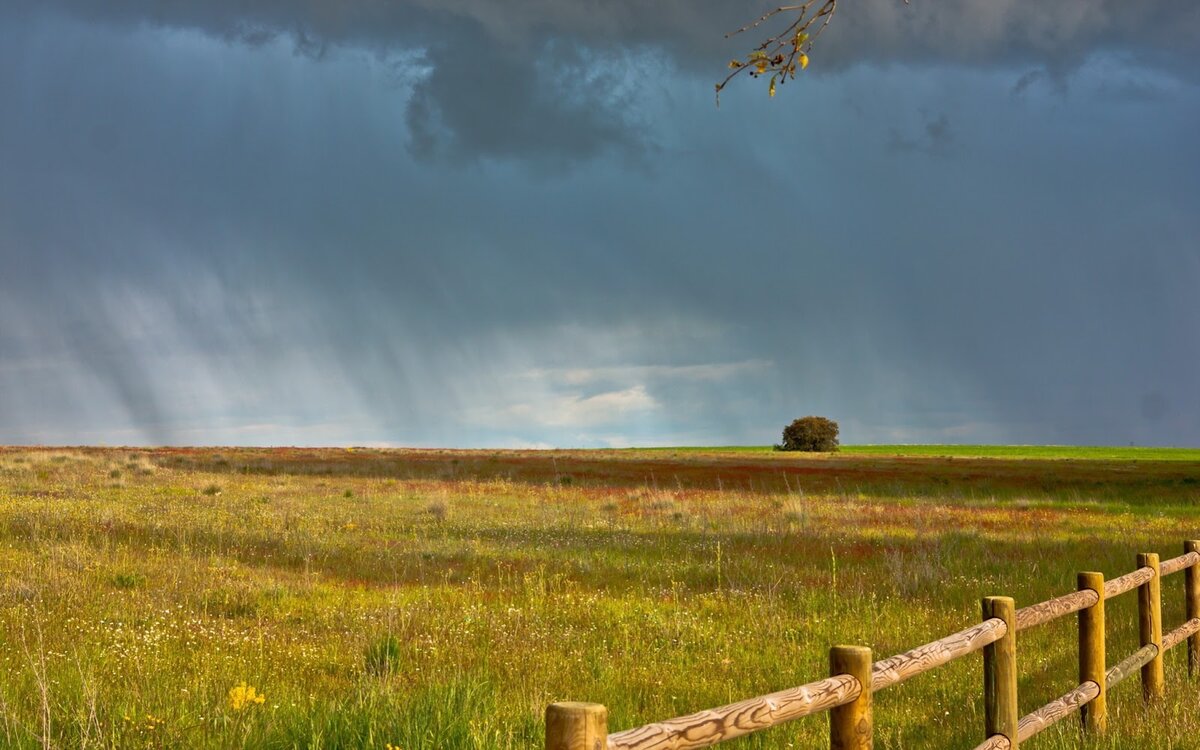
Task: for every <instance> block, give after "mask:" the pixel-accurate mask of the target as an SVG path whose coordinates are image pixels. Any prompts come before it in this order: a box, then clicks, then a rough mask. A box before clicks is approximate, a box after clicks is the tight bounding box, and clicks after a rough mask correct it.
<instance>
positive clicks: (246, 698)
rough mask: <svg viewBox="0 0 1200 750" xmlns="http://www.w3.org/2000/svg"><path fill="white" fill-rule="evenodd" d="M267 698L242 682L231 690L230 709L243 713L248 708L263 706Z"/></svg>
mask: <svg viewBox="0 0 1200 750" xmlns="http://www.w3.org/2000/svg"><path fill="white" fill-rule="evenodd" d="M266 700H267V697H266V696H265V695H263V694H262V693H260V692H258V691H257V690H255V689H254V688H253V687H251V686H249V685H247V684H246V683H245V682H241V683H239V684H238V685H235V686H234V687H231V688H230V689H229V707H230V708H232V709H233V710H234V711H241V710H242V709H243V708H246V707H247V706H254V705H262V704H263V703H264V702H265V701H266Z"/></svg>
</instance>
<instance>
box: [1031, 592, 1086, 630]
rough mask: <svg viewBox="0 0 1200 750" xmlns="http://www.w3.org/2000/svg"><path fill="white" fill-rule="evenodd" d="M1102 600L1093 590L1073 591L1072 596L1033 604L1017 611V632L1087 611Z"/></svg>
mask: <svg viewBox="0 0 1200 750" xmlns="http://www.w3.org/2000/svg"><path fill="white" fill-rule="evenodd" d="M1099 600H1100V595H1099V594H1098V593H1096V592H1095V591H1092V590H1090V589H1089V590H1087V591H1072V592H1071V593H1070V594H1065V595H1063V596H1059V597H1055V598H1054V599H1050V600H1049V601H1044V602H1039V603H1038V604H1031V605H1029V606H1028V607H1021V608H1020V609H1018V610H1017V630H1018V631H1021V630H1025V629H1026V628H1032V627H1034V626H1036V625H1042V624H1044V623H1047V622H1050V621H1051V620H1057V619H1058V618H1060V617H1062V616H1063V615H1069V614H1071V613H1072V612H1078V611H1079V610H1081V609H1087V608H1088V607H1091V606H1093V605H1094V604H1095V603H1096V602H1097V601H1099Z"/></svg>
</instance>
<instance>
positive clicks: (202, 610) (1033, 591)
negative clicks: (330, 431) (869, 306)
mask: <svg viewBox="0 0 1200 750" xmlns="http://www.w3.org/2000/svg"><path fill="white" fill-rule="evenodd" d="M439 456H440V457H439ZM596 460H597V459H595V458H594V457H586V456H575V455H573V454H561V455H558V456H556V457H555V461H554V464H555V465H554V467H553V470H554V472H555V474H556V475H557V477H558V480H557V481H555V480H554V478H553V477H554V475H551V478H548V479H547V478H545V477H544V475H543V474H542V473H541V469H540V468H539V466H540V465H541V464H540V463H539V462H548V461H547V459H546V458H545V457H544V456H539V455H528V456H525V455H515V456H514V455H510V454H501V453H497V454H491V455H489V454H469V455H463V454H437V455H435V456H432V457H431V456H429V455H426V454H425V453H420V454H406V453H397V454H389V453H382V452H375V453H371V454H370V455H369V457H368V458H360V457H358V456H356V455H353V454H351V455H347V452H345V451H309V452H306V453H305V454H304V455H294V454H289V453H287V452H278V453H271V452H265V451H234V450H228V451H207V452H180V451H161V452H150V451H122V450H78V451H37V450H28V451H17V450H11V449H10V450H5V451H2V452H0V669H2V670H3V672H2V674H3V675H4V678H3V679H2V680H0V745H2V746H4V747H13V748H46V747H55V748H77V747H78V748H148V747H149V748H174V747H185V746H186V747H252V748H352V747H353V748H357V747H379V748H384V747H386V746H387V745H388V744H391V745H392V746H393V747H401V748H404V750H416V749H418V748H429V749H430V750H432V749H433V748H449V749H451V750H456V749H459V748H501V749H505V748H527V747H533V746H537V745H538V744H539V743H540V741H541V725H540V721H541V712H542V711H543V709H544V707H545V705H546V704H547V703H549V702H551V701H554V700H565V699H572V700H591V701H597V702H602V703H605V704H606V705H608V706H609V708H610V712H611V726H612V727H613V728H614V729H620V728H625V727H629V726H634V725H638V724H641V723H645V722H648V721H653V720H657V719H663V718H668V717H670V716H674V715H679V714H683V713H688V712H691V711H694V710H698V709H701V708H707V707H711V706H716V705H719V704H722V703H725V702H729V701H732V700H738V699H741V698H745V697H749V696H752V695H757V694H760V693H763V692H768V691H771V690H775V689H779V688H783V687H787V686H790V685H794V684H799V683H802V682H806V681H809V680H811V679H814V678H816V677H819V676H822V675H823V674H824V672H825V669H826V663H825V661H826V650H827V648H828V646H829V645H830V644H832V643H835V642H848V643H861V644H864V645H869V646H871V647H872V648H874V649H875V651H876V653H877V654H878V655H879V656H884V655H889V654H892V653H896V652H898V651H902V650H904V649H907V648H909V647H912V646H914V645H917V644H919V643H923V642H925V641H928V640H931V639H933V638H936V637H940V636H942V635H946V634H948V633H950V632H952V631H954V630H958V629H960V628H962V627H964V626H966V625H967V624H969V623H970V622H973V621H975V620H976V619H977V618H978V607H979V605H978V600H979V598H980V597H981V596H983V595H985V594H1008V595H1012V596H1015V597H1016V598H1017V601H1018V606H1020V605H1021V604H1022V603H1032V602H1034V601H1037V600H1041V599H1044V598H1048V597H1049V596H1052V595H1055V594H1059V593H1063V592H1066V591H1068V590H1071V589H1072V588H1073V583H1074V573H1075V571H1077V570H1084V569H1099V570H1103V571H1104V572H1105V573H1106V574H1107V575H1110V576H1112V575H1117V574H1119V573H1123V572H1127V571H1128V570H1131V569H1132V568H1133V567H1134V564H1133V558H1134V554H1135V553H1136V552H1139V551H1150V550H1153V551H1159V552H1160V553H1162V554H1163V555H1164V556H1173V555H1175V554H1178V553H1179V551H1180V550H1179V545H1180V542H1181V540H1183V539H1185V538H1196V537H1200V521H1198V519H1197V515H1196V501H1197V500H1198V499H1200V496H1198V494H1197V489H1196V488H1195V487H1194V485H1192V484H1189V483H1186V482H1183V481H1181V479H1186V478H1187V477H1188V476H1191V475H1190V474H1188V472H1190V471H1194V470H1195V469H1194V467H1188V466H1184V467H1182V468H1180V469H1177V470H1174V471H1175V473H1174V474H1171V475H1170V477H1168V479H1169V480H1170V481H1166V480H1165V479H1164V476H1163V475H1162V474H1159V473H1154V472H1146V473H1145V474H1139V472H1141V471H1142V470H1141V469H1140V468H1139V467H1138V466H1137V465H1135V464H1132V463H1130V464H1120V465H1117V464H1114V465H1106V466H1102V467H1099V468H1096V467H1093V468H1092V469H1089V470H1087V471H1082V470H1079V469H1078V467H1077V466H1073V465H1067V466H1064V467H1062V468H1058V467H1059V466H1060V464H1053V465H1048V466H1042V467H1040V468H1038V470H1037V471H1036V472H1034V474H1035V475H1036V476H1037V477H1038V478H1037V479H1036V481H1034V482H1030V483H1026V484H1024V485H1022V484H1019V483H1018V484H1013V483H1011V482H1009V480H1007V479H1005V480H1004V482H1008V483H1001V486H1002V487H1004V492H1003V493H1002V494H1001V496H1000V499H999V500H996V499H994V497H993V496H991V495H988V494H986V491H985V490H984V489H982V488H986V487H987V486H988V481H990V480H988V478H987V477H986V476H983V477H975V478H974V479H970V480H968V481H969V482H971V484H970V486H971V487H972V488H973V489H972V490H971V491H970V492H963V490H962V487H961V486H959V485H957V484H956V483H953V482H943V481H942V478H943V477H944V476H945V475H944V474H943V473H941V472H942V469H941V468H939V467H941V463H940V462H938V461H936V460H933V459H930V460H929V461H928V462H927V463H924V464H922V463H921V462H920V461H918V462H917V463H915V464H912V465H909V466H907V468H905V472H906V473H904V474H903V476H900V477H899V478H897V477H889V478H888V479H886V480H872V481H873V482H874V483H873V484H870V485H869V487H870V490H869V491H865V492H864V491H858V490H856V489H854V488H855V487H856V486H857V485H860V484H861V482H862V479H863V477H866V476H869V473H864V472H869V471H875V470H876V469H880V468H881V467H883V468H887V466H888V465H887V464H886V463H884V464H878V465H875V464H870V463H867V464H862V463H847V464H845V465H844V467H843V470H842V471H841V473H839V474H837V475H836V476H829V475H820V476H813V477H810V476H809V475H804V474H799V475H797V476H792V477H789V478H788V479H787V481H786V483H785V482H783V481H779V482H776V483H768V482H766V481H764V480H761V479H757V478H755V477H756V476H757V475H744V476H743V477H742V478H741V479H734V480H733V481H730V479H731V477H732V476H733V474H732V472H730V470H729V463H728V461H729V460H734V461H736V462H741V461H742V459H729V458H728V457H726V458H724V459H722V458H712V459H710V458H707V457H701V458H695V457H691V458H689V457H684V458H681V459H679V460H678V463H671V461H670V460H665V459H661V458H660V459H656V463H655V477H654V480H652V481H644V482H639V481H638V480H637V474H636V472H637V471H641V469H640V468H637V469H631V468H630V465H629V464H628V462H627V459H622V458H618V457H613V458H602V459H599V460H600V461H601V465H600V467H599V468H597V467H596V465H595V461H596ZM605 461H609V462H617V463H618V464H619V465H616V466H612V465H608V464H605V463H603V462H605ZM622 461H626V463H623V464H622V463H620V462H622ZM452 462H454V463H452ZM503 462H508V463H503ZM739 465H740V464H739ZM639 466H640V465H639ZM888 471H891V469H890V468H889V469H888ZM971 471H972V472H977V471H980V470H979V469H974V468H973V469H972V470H971ZM1022 471H1024V472H1025V473H1024V474H1022V473H1021V472H1022ZM114 472H118V474H119V475H118V476H114ZM605 472H608V473H605ZM704 472H709V473H708V474H705V473H704ZM1109 474H1113V475H1114V476H1120V477H1121V480H1120V481H1121V482H1124V485H1122V486H1126V487H1129V488H1131V491H1132V494H1133V495H1135V496H1137V497H1139V498H1140V499H1139V500H1138V501H1137V502H1136V503H1132V504H1131V503H1128V502H1124V501H1122V500H1121V499H1120V498H1119V497H1118V496H1116V495H1115V494H1113V493H1111V492H1110V491H1109V488H1107V487H1106V486H1104V483H1103V482H1104V480H1103V477H1105V476H1107V475H1109ZM672 475H678V477H679V479H678V481H674V480H673V479H672V478H671V477H672ZM1028 475H1029V472H1028V470H1027V469H1020V467H1016V468H1014V467H1013V466H1010V465H1009V464H1004V463H1003V462H1000V463H999V464H998V465H997V467H996V469H995V475H994V476H995V477H1005V476H1009V477H1016V476H1028ZM563 476H571V477H574V481H572V482H570V483H565V482H563V481H561V477H563ZM765 476H774V475H773V474H769V473H768V474H766V475H765ZM717 477H723V478H722V479H720V481H711V480H713V479H716V478H717ZM746 477H749V478H750V480H751V481H750V482H747V481H746ZM1097 477H1100V479H1099V480H1097ZM1131 477H1132V478H1131ZM1139 477H1140V478H1139ZM1047 478H1048V479H1047ZM1014 481H1015V480H1014ZM888 483H894V487H895V491H894V492H893V493H892V494H888V493H887V491H886V488H887V487H888V486H889V484H888ZM839 485H840V486H841V489H839ZM1043 485H1044V486H1045V488H1043ZM214 487H215V488H216V489H215V490H213V489H212V488H214ZM1181 586H1182V580H1181V577H1180V576H1177V577H1176V578H1175V579H1167V580H1166V581H1164V586H1163V592H1164V599H1165V601H1164V620H1165V623H1166V625H1167V627H1171V626H1173V625H1175V624H1177V623H1178V622H1180V621H1181V618H1182V591H1181ZM1108 620H1109V629H1110V641H1109V649H1110V651H1109V658H1110V661H1114V662H1115V660H1116V659H1118V658H1120V657H1122V656H1124V655H1125V654H1127V653H1129V652H1131V651H1132V650H1133V649H1134V648H1135V647H1136V643H1137V632H1136V630H1137V628H1136V610H1135V602H1134V600H1133V598H1132V597H1131V596H1126V597H1123V598H1122V599H1118V600H1114V601H1112V602H1110V606H1109V616H1108ZM1074 648H1075V637H1074V622H1073V620H1070V618H1067V619H1066V620H1064V621H1061V622H1058V623H1054V624H1052V625H1050V626H1047V627H1046V628H1044V629H1041V630H1038V631H1034V632H1032V633H1029V634H1025V633H1023V634H1022V640H1021V645H1020V652H1019V653H1020V663H1019V667H1020V669H1021V672H1022V683H1021V690H1022V702H1023V705H1022V707H1023V708H1024V709H1025V710H1031V709H1032V708H1034V707H1036V706H1037V705H1040V704H1041V703H1043V702H1045V701H1047V700H1049V699H1051V698H1053V697H1055V696H1057V695H1058V694H1060V693H1062V692H1065V691H1066V690H1067V689H1069V688H1070V687H1072V686H1073V683H1074V674H1075V666H1074V665H1075V656H1074ZM1180 651H1181V649H1176V650H1175V651H1173V652H1172V653H1171V654H1169V655H1168V658H1167V662H1168V700H1167V701H1166V702H1165V703H1164V704H1163V705H1161V706H1157V707H1152V708H1151V709H1146V708H1144V707H1143V706H1142V705H1141V702H1140V695H1139V690H1138V688H1137V686H1136V684H1133V683H1134V682H1135V681H1131V682H1130V683H1129V684H1122V685H1121V686H1118V687H1117V688H1116V689H1114V691H1113V694H1112V697H1111V701H1112V706H1113V712H1114V713H1113V715H1112V717H1111V718H1110V726H1111V727H1112V732H1111V734H1110V736H1109V737H1108V738H1106V739H1105V740H1103V742H1102V743H1101V744H1097V745H1096V746H1097V747H1149V748H1181V747H1195V746H1196V745H1197V743H1196V742H1195V741H1194V738H1195V737H1196V736H1197V732H1200V721H1198V719H1197V717H1196V715H1197V712H1196V709H1195V707H1196V705H1197V699H1198V698H1200V693H1198V691H1197V687H1196V683H1195V682H1191V681H1189V680H1188V678H1187V677H1186V674H1185V670H1184V668H1183V666H1182V664H1181V656H1182V655H1181V653H1179V652H1180ZM981 680H982V676H981V670H980V666H979V664H978V660H976V659H967V660H963V661H961V662H956V663H955V664H953V665H951V666H949V667H946V668H943V669H941V670H938V671H937V672H934V673H932V674H929V675H924V676H921V677H918V678H916V679H914V680H912V681H910V682H908V683H905V684H904V685H902V686H899V687H896V688H893V689H891V690H889V691H887V692H884V693H881V694H880V695H879V696H878V698H877V703H876V712H877V714H876V725H877V727H878V735H877V736H878V737H879V740H878V742H879V746H880V747H884V748H920V747H967V746H971V745H973V744H974V741H975V740H978V739H980V737H979V733H980V731H981V727H982V716H981V706H980V699H981V687H980V685H981ZM243 685H244V686H245V687H246V688H250V687H252V688H254V690H255V694H256V695H259V694H260V695H261V696H262V698H263V700H262V702H261V703H259V702H255V701H250V702H246V701H239V700H235V699H234V698H235V697H236V696H237V695H243V694H242V693H238V694H235V695H231V690H236V689H238V688H239V687H241V686H243ZM1073 727H1074V724H1073V723H1071V722H1068V723H1067V725H1066V726H1064V727H1063V728H1061V729H1055V730H1053V731H1051V732H1048V733H1047V736H1046V737H1039V738H1037V739H1035V740H1034V741H1032V743H1031V746H1032V747H1046V748H1057V747H1075V746H1077V745H1078V743H1079V742H1081V741H1082V740H1081V739H1080V737H1079V736H1078V735H1077V733H1076V732H1075V729H1074V728H1073ZM825 731H826V730H825V723H824V721H823V720H821V719H819V718H813V719H808V720H802V721H800V722H797V723H795V724H792V725H788V726H786V727H782V728H779V729H776V730H772V731H769V732H765V733H761V734H759V735H755V736H753V737H751V738H748V739H746V740H741V741H739V742H735V743H732V744H731V747H743V748H788V747H808V746H820V745H821V744H823V743H824V742H825V741H826V740H825V739H824V738H825Z"/></svg>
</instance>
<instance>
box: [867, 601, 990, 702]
mask: <svg viewBox="0 0 1200 750" xmlns="http://www.w3.org/2000/svg"><path fill="white" fill-rule="evenodd" d="M1007 632H1008V626H1007V625H1006V624H1005V622H1004V620H1002V619H999V618H990V619H988V620H985V621H984V622H981V623H979V624H978V625H972V626H971V627H969V628H966V629H965V630H960V631H958V632H957V633H954V634H952V635H948V636H946V637H945V638H940V639H938V640H936V641H933V642H931V643H926V644H925V645H923V646H917V647H916V648H914V649H912V650H910V651H905V652H904V653H902V654H896V655H895V656H889V657H888V658H886V659H883V660H882V661H877V662H875V666H874V667H873V668H872V670H871V690H872V691H873V692H879V691H880V690H883V689H884V688H886V687H891V686H892V685H896V684H898V683H901V682H904V681H905V680H907V679H908V678H910V677H914V676H916V675H919V674H921V673H922V672H928V671H929V670H931V669H934V668H935V667H940V666H941V665H943V664H946V663H948V662H950V661H953V660H954V659H957V658H959V657H960V656H966V655H967V654H972V653H975V652H976V651H978V650H979V649H981V648H983V647H984V646H987V645H989V644H992V643H995V642H996V641H998V640H1000V639H1001V638H1003V637H1004V635H1005V634H1006V633H1007Z"/></svg>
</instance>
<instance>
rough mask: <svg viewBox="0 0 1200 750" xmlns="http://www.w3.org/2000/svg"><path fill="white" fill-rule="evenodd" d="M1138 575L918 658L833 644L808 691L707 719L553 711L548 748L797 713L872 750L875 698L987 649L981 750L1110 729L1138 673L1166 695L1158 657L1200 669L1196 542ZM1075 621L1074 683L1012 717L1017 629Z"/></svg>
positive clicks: (699, 738)
mask: <svg viewBox="0 0 1200 750" xmlns="http://www.w3.org/2000/svg"><path fill="white" fill-rule="evenodd" d="M1137 565H1138V567H1137V570H1135V571H1133V572H1132V573H1127V574H1126V575H1123V576H1121V577H1120V578H1115V579H1113V580H1111V581H1105V580H1104V575H1103V574H1101V573H1080V574H1079V578H1078V589H1077V590H1076V591H1075V592H1074V593H1071V594H1067V595H1065V596H1060V597H1057V598H1055V599H1051V600H1049V601H1045V602H1041V603H1040V604H1034V605H1031V606H1028V607H1023V608H1021V609H1016V608H1015V606H1014V604H1013V600H1012V599H1011V598H1009V597H1006V596H989V597H987V598H985V599H984V600H983V621H982V622H980V623H979V624H978V625H973V626H971V627H969V628H967V629H966V630H962V631H959V632H957V633H954V634H953V635H949V636H946V637H945V638H942V639H940V640H936V641H933V642H932V643H927V644H925V645H924V646H918V647H917V648H914V649H912V650H911V651H906V652H904V653H902V654H897V655H896V656H892V657H889V658H887V659H883V660H882V661H876V662H872V659H871V650H870V649H869V648H864V647H861V646H834V647H833V648H832V649H830V652H829V673H830V676H829V677H826V678H825V679H823V680H817V681H816V682H810V683H808V684H807V685H801V686H800V687H795V688H791V689H789V690H781V691H779V692H777V693H770V694H769V695H762V696H759V697H757V698H750V699H748V700H744V701H740V702H738V703H731V704H729V705H728V706H721V707H720V708H713V709H709V710H707V711H700V712H698V713H694V714H691V715H689V716H681V717H678V718H675V719H668V720H666V721H659V722H655V723H653V724H647V725H645V726H641V727H636V728H634V729H626V730H625V731H622V732H616V733H615V734H609V733H608V711H607V709H605V708H604V706H602V705H599V704H595V703H555V704H552V705H551V706H549V707H548V708H547V709H546V749H547V750H690V749H691V748H700V747H708V746H709V745H715V744H717V743H718V742H724V741H725V740H731V739H734V738H735V737H741V736H743V735H746V734H750V733H751V732H757V731H759V730H762V729H768V728H770V727H774V726H777V725H779V724H782V723H784V722H786V721H791V720H793V719H798V718H800V717H802V716H808V715H810V714H815V713H819V712H821V711H828V712H829V745H830V747H831V748H834V750H850V749H851V748H853V749H854V750H866V749H867V748H870V747H871V745H872V739H871V737H872V717H871V696H872V694H874V693H877V692H879V691H880V690H883V689H884V688H887V687H891V686H892V685H897V684H899V683H901V682H904V681H905V680H907V679H908V678H910V677H913V676H915V675H919V674H922V673H924V672H928V671H930V670H932V669H935V668H937V667H940V666H942V665H943V664H948V663H949V662H951V661H953V660H955V659H959V658H961V657H964V656H966V655H968V654H972V653H975V652H976V651H980V650H982V651H983V695H984V731H983V736H984V737H985V739H984V741H983V742H982V743H981V744H980V745H978V746H977V747H976V748H975V750H1016V748H1017V746H1018V744H1019V743H1021V742H1024V741H1025V740H1027V739H1029V738H1030V737H1032V736H1034V735H1035V734H1037V733H1038V732H1040V731H1042V730H1043V729H1045V728H1046V727H1049V726H1051V725H1052V724H1054V723H1056V722H1058V721H1061V720H1062V719H1063V718H1065V717H1067V716H1069V715H1071V714H1072V713H1074V712H1075V711H1081V713H1082V714H1083V726H1084V728H1085V729H1086V730H1087V731H1089V732H1103V731H1104V729H1105V724H1106V721H1107V714H1108V710H1107V704H1106V696H1107V692H1108V689H1109V688H1111V687H1112V686H1113V685H1116V684H1117V683H1119V682H1121V681H1122V680H1124V679H1125V678H1126V677H1129V676H1130V675H1132V674H1133V673H1134V672H1137V671H1139V670H1140V672H1141V678H1142V695H1143V697H1144V698H1145V699H1146V700H1147V701H1153V700H1156V699H1158V698H1160V697H1161V696H1162V694H1163V653H1164V652H1165V651H1166V650H1167V649H1169V648H1172V647H1174V646H1177V645H1179V644H1180V643H1183V642H1184V641H1187V643H1188V673H1189V674H1195V672H1196V670H1197V668H1198V662H1200V567H1198V566H1200V541H1189V542H1185V543H1184V554H1182V555H1180V556H1179V557H1175V558H1172V559H1170V560H1166V561H1163V562H1162V563H1161V564H1160V563H1159V560H1158V555H1157V554H1154V553H1143V554H1140V555H1138V557H1137ZM1180 571H1186V572H1185V576H1186V580H1185V584H1184V589H1185V592H1186V597H1187V609H1186V612H1187V620H1186V621H1185V622H1184V623H1183V624H1182V625H1180V626H1179V627H1177V628H1175V629H1174V630H1172V631H1170V632H1169V633H1167V634H1165V635H1164V634H1163V632H1162V609H1161V595H1160V587H1159V581H1160V580H1161V578H1162V576H1166V575H1171V574H1173V573H1178V572H1180ZM1134 589H1136V590H1137V597H1138V621H1139V628H1138V629H1139V633H1140V636H1141V648H1139V649H1138V650H1137V651H1135V652H1134V653H1132V654H1130V655H1129V656H1128V657H1126V658H1125V659H1123V660H1121V661H1120V662H1119V663H1117V664H1116V666H1113V667H1111V668H1106V664H1105V642H1104V602H1105V601H1106V600H1108V599H1111V598H1113V597H1114V596H1120V595H1121V594H1124V593H1127V592H1130V591H1133V590H1134ZM1072 612H1078V613H1079V685H1078V686H1077V687H1076V688H1074V689H1073V690H1071V691H1069V692H1067V693H1066V694H1065V695H1062V696H1061V697H1059V698H1057V699H1055V700H1053V701H1051V702H1050V703H1047V704H1046V705H1044V706H1042V707H1041V708H1039V709H1037V710H1036V711H1034V712H1033V713H1030V714H1027V715H1025V716H1023V717H1022V716H1020V713H1019V711H1018V710H1017V633H1019V632H1020V631H1022V630H1027V629H1029V628H1032V627H1035V626H1038V625H1042V624H1044V623H1047V622H1050V621H1051V620H1056V619H1058V618H1060V617H1063V616H1065V615H1068V614H1071V613H1072Z"/></svg>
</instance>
